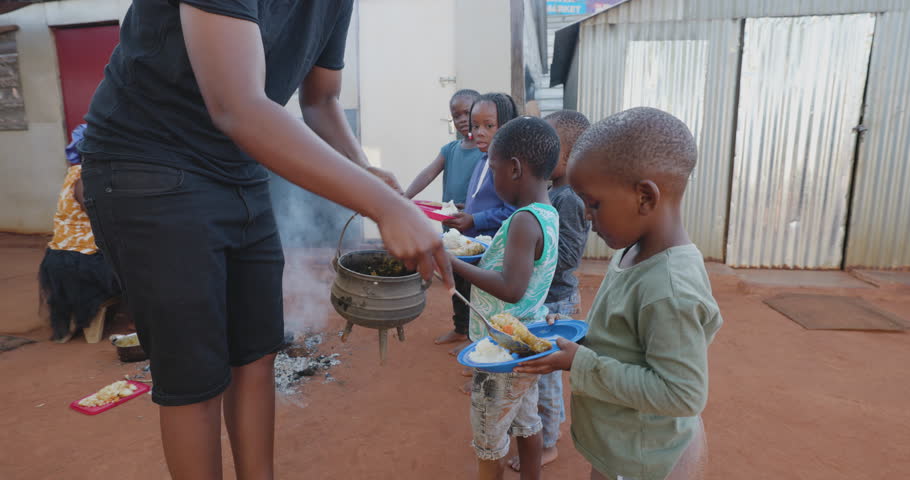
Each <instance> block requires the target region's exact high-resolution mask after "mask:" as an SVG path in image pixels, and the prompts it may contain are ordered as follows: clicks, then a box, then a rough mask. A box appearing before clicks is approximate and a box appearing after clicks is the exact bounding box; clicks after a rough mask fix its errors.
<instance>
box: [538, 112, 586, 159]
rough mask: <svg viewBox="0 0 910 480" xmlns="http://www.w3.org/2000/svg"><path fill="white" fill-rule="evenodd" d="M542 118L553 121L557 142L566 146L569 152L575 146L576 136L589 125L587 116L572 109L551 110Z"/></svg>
mask: <svg viewBox="0 0 910 480" xmlns="http://www.w3.org/2000/svg"><path fill="white" fill-rule="evenodd" d="M543 119H544V120H546V121H549V122H553V126H554V127H556V133H557V134H558V135H559V143H560V144H561V145H562V146H563V147H568V149H569V150H568V151H569V152H571V151H572V149H573V148H574V147H575V142H577V141H578V137H580V136H581V134H582V133H584V132H585V130H587V129H588V127H590V126H591V122H590V121H589V120H588V117H586V116H584V115H583V114H581V113H579V112H575V111H572V110H560V111H558V112H553V113H551V114H549V115H547V116H546V117H543Z"/></svg>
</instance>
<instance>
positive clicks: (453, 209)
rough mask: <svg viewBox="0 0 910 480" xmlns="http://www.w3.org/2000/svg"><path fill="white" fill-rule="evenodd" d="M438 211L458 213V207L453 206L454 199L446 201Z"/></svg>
mask: <svg viewBox="0 0 910 480" xmlns="http://www.w3.org/2000/svg"><path fill="white" fill-rule="evenodd" d="M439 213H440V214H442V215H449V216H451V215H455V214H456V213H458V207H456V206H455V201H454V200H449V201H448V202H446V203H443V204H442V208H440V209H439Z"/></svg>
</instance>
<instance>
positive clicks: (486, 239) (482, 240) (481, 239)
mask: <svg viewBox="0 0 910 480" xmlns="http://www.w3.org/2000/svg"><path fill="white" fill-rule="evenodd" d="M474 240H477V241H478V242H480V243H486V244H487V245H489V244H491V243H493V237H491V236H489V235H478V236H476V237H474Z"/></svg>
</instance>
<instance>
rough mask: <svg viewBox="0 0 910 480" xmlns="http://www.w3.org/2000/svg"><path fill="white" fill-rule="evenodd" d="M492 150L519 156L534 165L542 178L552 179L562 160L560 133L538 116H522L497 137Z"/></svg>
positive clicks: (505, 127)
mask: <svg viewBox="0 0 910 480" xmlns="http://www.w3.org/2000/svg"><path fill="white" fill-rule="evenodd" d="M490 148H491V149H492V151H493V152H494V153H495V154H496V155H497V156H499V157H500V158H512V157H515V158H517V159H519V160H522V161H524V162H525V163H527V164H528V166H529V167H531V173H533V174H534V176H535V177H538V178H541V179H547V178H550V174H551V173H553V169H554V168H556V162H558V161H559V135H557V134H556V130H555V129H554V128H553V127H551V126H550V124H548V123H547V122H545V121H543V120H541V119H539V118H536V117H518V118H516V119H514V120H512V121H510V122H508V123H506V124H505V125H503V126H502V128H500V129H499V130H498V131H497V132H496V135H494V136H493V142H492V146H491V147H490Z"/></svg>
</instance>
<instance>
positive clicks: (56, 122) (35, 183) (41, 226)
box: [0, 0, 130, 233]
mask: <svg viewBox="0 0 910 480" xmlns="http://www.w3.org/2000/svg"><path fill="white" fill-rule="evenodd" d="M129 4H130V2H129V1H128V0H63V1H59V2H47V3H38V4H33V5H30V6H28V7H24V8H21V9H19V10H16V11H13V12H10V13H7V14H4V15H0V25H18V26H19V31H18V32H15V34H14V35H15V37H16V45H17V50H18V52H19V67H20V72H19V73H20V81H21V83H22V95H23V97H24V100H25V116H26V120H27V121H28V130H23V131H3V132H0V169H2V174H0V230H3V231H13V232H23V233H38V232H49V231H51V229H52V228H53V216H54V209H55V207H56V201H55V199H56V196H57V193H59V190H60V185H61V184H62V182H63V177H64V176H65V175H66V160H65V157H64V151H63V149H64V147H65V146H66V144H67V142H68V138H67V135H68V133H67V132H66V127H65V124H64V118H63V97H62V94H61V90H60V72H59V69H58V67H57V51H56V47H55V45H54V37H53V34H52V32H51V30H50V28H49V27H51V26H57V25H67V24H78V23H90V22H102V21H111V20H120V19H121V18H123V15H124V14H125V13H126V9H127V8H128V7H129Z"/></svg>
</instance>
